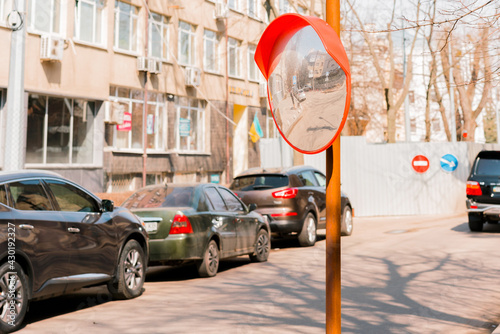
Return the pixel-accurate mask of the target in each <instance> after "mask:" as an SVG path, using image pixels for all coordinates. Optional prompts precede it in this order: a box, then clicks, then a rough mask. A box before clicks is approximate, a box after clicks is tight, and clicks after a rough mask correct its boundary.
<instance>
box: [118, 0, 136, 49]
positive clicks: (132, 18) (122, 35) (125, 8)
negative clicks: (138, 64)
mask: <svg viewBox="0 0 500 334" xmlns="http://www.w3.org/2000/svg"><path fill="white" fill-rule="evenodd" d="M137 13H138V10H137V7H135V6H132V5H129V4H128V3H125V2H121V1H116V2H115V43H114V47H115V48H116V49H118V50H122V51H129V52H136V51H137V18H138V15H137Z"/></svg>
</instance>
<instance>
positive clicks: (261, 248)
mask: <svg viewBox="0 0 500 334" xmlns="http://www.w3.org/2000/svg"><path fill="white" fill-rule="evenodd" d="M255 252H256V253H257V255H258V256H262V257H266V258H267V256H266V255H267V253H269V238H268V236H267V233H266V234H261V235H259V238H258V239H257V247H256V249H255Z"/></svg>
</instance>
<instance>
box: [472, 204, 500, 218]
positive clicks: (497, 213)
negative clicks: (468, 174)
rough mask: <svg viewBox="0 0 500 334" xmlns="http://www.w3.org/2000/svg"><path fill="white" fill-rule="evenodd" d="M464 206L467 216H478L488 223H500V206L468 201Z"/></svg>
mask: <svg viewBox="0 0 500 334" xmlns="http://www.w3.org/2000/svg"><path fill="white" fill-rule="evenodd" d="M466 204H467V212H468V213H469V215H478V216H481V217H483V218H484V219H486V220H490V221H500V204H489V203H477V202H474V201H472V200H470V199H467V201H466Z"/></svg>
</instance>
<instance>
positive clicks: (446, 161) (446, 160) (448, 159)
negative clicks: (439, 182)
mask: <svg viewBox="0 0 500 334" xmlns="http://www.w3.org/2000/svg"><path fill="white" fill-rule="evenodd" d="M440 161H441V168H442V169H443V170H444V171H445V172H453V171H454V170H455V169H457V167H458V160H457V157H455V156H454V155H453V154H445V155H443V156H442V157H441V160H440Z"/></svg>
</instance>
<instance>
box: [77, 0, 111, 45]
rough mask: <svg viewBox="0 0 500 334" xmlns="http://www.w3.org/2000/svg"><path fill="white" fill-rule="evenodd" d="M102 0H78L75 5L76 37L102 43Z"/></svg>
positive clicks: (93, 42) (103, 23) (104, 16)
mask: <svg viewBox="0 0 500 334" xmlns="http://www.w3.org/2000/svg"><path fill="white" fill-rule="evenodd" d="M103 11H104V0H79V1H77V2H76V7H75V37H76V39H78V40H80V41H83V42H88V43H92V44H97V45H104V39H103V38H104V36H105V33H104V26H105V21H104V20H105V18H106V15H105V14H104V13H103Z"/></svg>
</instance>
